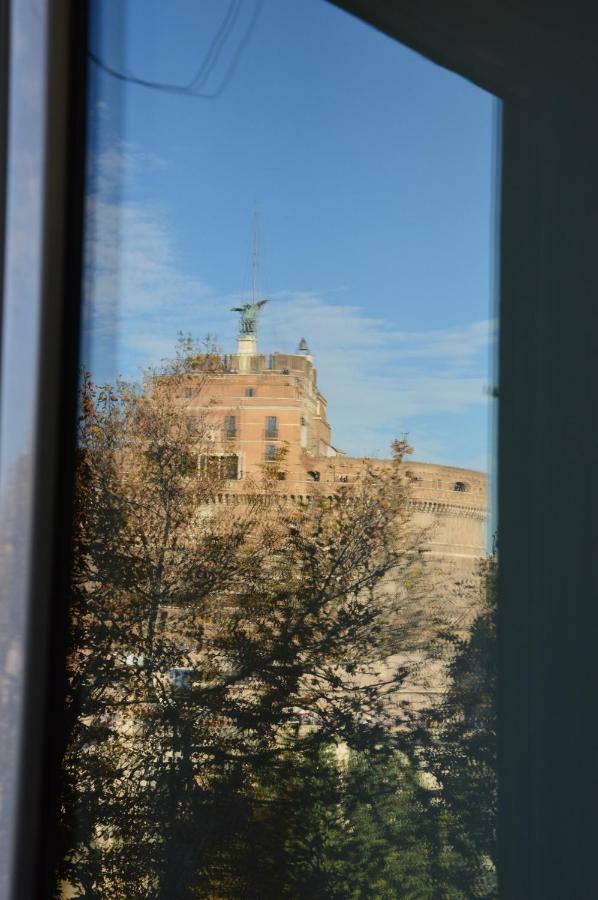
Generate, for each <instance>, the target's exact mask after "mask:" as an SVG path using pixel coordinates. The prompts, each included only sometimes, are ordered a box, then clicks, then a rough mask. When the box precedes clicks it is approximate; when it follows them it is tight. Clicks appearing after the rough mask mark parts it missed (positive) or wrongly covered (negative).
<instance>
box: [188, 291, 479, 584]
mask: <svg viewBox="0 0 598 900" xmlns="http://www.w3.org/2000/svg"><path fill="white" fill-rule="evenodd" d="M264 302H265V301H260V302H259V303H248V304H246V305H245V306H243V307H240V308H239V309H238V310H235V311H239V312H241V325H240V330H239V334H238V337H237V347H236V352H235V353H233V354H230V355H227V356H224V357H223V359H222V361H221V362H222V365H221V366H220V367H219V368H218V370H217V371H215V372H210V373H208V374H206V373H202V372H198V373H197V378H198V379H200V380H198V382H197V385H198V386H197V388H194V386H193V377H192V376H191V377H190V379H189V381H188V382H187V383H186V384H187V386H186V387H185V388H184V390H183V396H181V397H180V398H179V400H178V403H179V404H180V406H181V407H182V412H184V414H185V415H186V416H187V417H188V419H189V421H190V423H192V422H193V419H194V418H197V419H199V418H204V419H205V417H206V416H208V417H209V419H210V421H211V422H213V429H212V442H211V447H212V449H211V450H210V453H209V454H208V455H206V456H204V457H203V458H202V465H204V466H206V467H213V469H215V470H217V471H218V472H219V473H220V475H221V477H222V478H223V482H224V484H225V488H224V490H223V493H222V494H221V496H220V500H221V501H222V502H231V500H232V498H233V497H234V496H235V495H239V494H243V493H246V492H247V491H248V490H249V489H250V488H249V485H251V484H252V483H255V480H256V479H258V478H259V477H260V475H261V473H262V472H263V470H264V466H267V465H268V464H269V463H272V464H274V463H276V461H277V460H280V459H281V458H282V457H284V466H281V467H280V468H279V471H277V473H276V477H277V479H279V483H274V484H273V487H272V489H273V490H276V491H277V492H280V493H284V494H285V495H286V496H288V497H289V498H292V499H298V500H299V499H303V498H306V497H308V496H309V495H310V493H313V492H315V491H316V490H317V491H319V492H322V491H324V492H325V491H326V490H328V489H329V490H330V491H331V492H332V491H333V490H335V489H336V488H337V487H338V486H339V485H340V484H343V483H351V482H352V481H355V480H356V479H358V478H359V476H360V473H361V472H362V471H363V469H364V466H365V465H366V463H367V462H368V461H367V460H366V459H364V458H358V457H351V456H347V455H346V454H345V453H343V452H342V450H339V449H338V448H336V447H335V446H334V444H333V438H332V429H331V425H330V423H329V421H328V411H327V402H326V399H325V397H324V396H323V395H322V393H321V392H320V390H319V388H318V382H317V372H316V369H315V367H314V364H313V359H312V356H311V354H310V351H309V348H308V345H307V342H306V341H305V339H301V340H300V342H299V346H298V348H297V352H296V353H294V354H287V353H272V354H270V355H264V354H261V353H260V352H259V351H258V346H257V313H258V311H259V308H260V307H261V306H262V305H263V304H264ZM200 384H201V387H200V386H199V385H200ZM376 465H384V462H383V461H377V462H376ZM406 469H407V471H408V472H409V473H410V476H411V481H412V490H411V505H412V507H413V521H414V523H415V524H416V525H417V526H421V527H422V528H425V529H426V531H427V533H428V539H427V544H426V551H427V555H428V556H429V557H430V558H431V559H436V560H437V561H438V564H439V565H440V566H441V567H442V569H443V570H444V571H445V572H446V571H447V570H451V571H453V572H454V573H455V576H457V575H458V573H462V574H464V575H465V574H466V573H469V572H471V571H473V569H474V568H475V567H476V565H477V562H478V560H479V559H480V558H481V557H483V556H484V555H485V552H486V518H487V478H486V475H484V474H483V473H481V472H476V471H473V470H470V469H461V468H455V467H453V466H446V465H438V464H434V463H424V462H411V461H409V462H408V463H406Z"/></svg>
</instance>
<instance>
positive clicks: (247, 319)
mask: <svg viewBox="0 0 598 900" xmlns="http://www.w3.org/2000/svg"><path fill="white" fill-rule="evenodd" d="M267 302H268V301H267V300H257V301H256V302H254V303H244V304H243V306H233V307H232V309H231V312H238V313H241V325H240V327H239V334H255V333H256V323H257V314H258V311H259V310H260V309H261V308H262V306H264V305H265V304H266V303H267Z"/></svg>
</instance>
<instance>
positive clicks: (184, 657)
mask: <svg viewBox="0 0 598 900" xmlns="http://www.w3.org/2000/svg"><path fill="white" fill-rule="evenodd" d="M213 366H218V357H217V354H214V353H210V352H203V353H200V352H198V351H197V348H196V347H195V345H193V343H192V342H190V341H189V340H188V339H184V340H183V341H182V342H181V344H180V349H179V353H178V354H177V357H176V359H175V361H174V363H172V364H165V365H164V366H163V367H162V368H161V369H159V370H158V371H154V372H152V373H151V376H150V377H149V378H148V379H146V381H145V383H144V385H143V386H142V387H135V386H131V385H126V384H123V383H119V384H117V385H115V386H112V387H105V388H96V387H95V386H94V385H93V384H92V383H91V380H90V379H89V377H86V378H85V379H84V383H83V388H82V400H81V418H80V438H79V463H78V471H77V500H76V508H75V546H74V558H75V564H74V571H73V577H72V585H71V597H70V609H71V629H70V652H69V658H68V684H69V690H68V694H67V700H66V716H67V724H68V728H67V734H68V741H67V746H66V749H65V754H64V765H63V784H62V803H61V816H60V832H61V840H62V862H61V865H60V869H59V873H58V877H59V879H62V880H63V881H67V882H68V883H69V884H70V885H71V886H74V887H76V889H77V890H78V891H79V894H80V896H85V897H87V898H91V897H102V898H112V897H113V898H125V897H126V898H130V900H134V898H158V897H166V896H168V897H176V898H191V897H197V896H212V897H221V896H222V897H223V896H226V897H234V896H239V897H242V896H247V893H246V892H245V888H246V885H245V886H244V885H243V883H242V873H240V872H239V868H238V865H237V863H236V862H235V860H238V859H239V858H240V857H242V855H243V852H244V851H243V848H244V847H247V840H248V829H249V828H250V827H251V826H252V825H253V824H254V823H256V822H258V821H259V811H260V810H263V808H264V804H263V799H264V798H263V796H262V794H263V786H264V785H267V784H276V783H280V784H281V785H283V784H284V783H285V778H286V775H288V766H289V761H292V765H293V766H294V767H298V768H297V771H299V772H308V771H309V766H310V765H312V764H315V763H317V761H318V760H322V759H324V758H326V754H327V753H329V752H330V748H331V747H333V746H338V745H340V744H342V745H343V746H346V747H347V748H348V751H349V752H351V753H354V754H368V753H371V752H372V750H373V748H376V747H378V748H387V751H388V750H389V749H392V748H394V747H395V746H396V745H397V744H398V743H399V742H400V737H399V732H398V731H397V727H398V725H400V724H401V722H402V715H401V709H400V705H399V704H398V702H397V691H398V690H399V689H400V687H401V685H402V683H403V681H404V679H405V676H406V671H405V669H404V668H403V667H399V668H398V669H396V670H394V671H393V670H388V671H386V672H385V674H384V675H383V676H382V675H380V671H379V670H380V665H379V664H380V660H382V659H384V658H386V657H387V656H388V655H389V653H390V652H394V651H396V649H397V645H399V648H400V642H401V640H402V639H403V638H406V637H407V636H408V635H409V633H410V631H411V630H413V629H414V628H415V627H416V625H417V617H416V615H415V613H414V609H415V605H414V603H413V594H414V592H415V591H416V589H417V586H418V571H419V560H420V546H419V540H418V536H417V534H415V533H414V532H413V530H412V529H411V527H410V524H409V513H408V496H409V483H408V479H407V478H406V477H405V476H404V475H403V468H402V461H403V456H404V453H405V452H407V450H408V448H407V447H406V446H405V445H404V444H403V443H401V442H397V443H395V445H394V448H393V449H394V458H393V462H392V464H390V465H389V466H387V467H386V468H384V469H378V470H374V469H373V468H372V469H371V470H368V471H366V472H364V476H363V478H362V479H361V481H360V482H359V483H358V485H357V486H355V487H353V486H351V488H347V487H341V488H340V489H339V490H338V491H337V492H336V493H335V494H334V495H333V496H332V497H326V496H324V495H317V494H314V496H313V498H311V501H310V502H309V503H306V504H303V505H299V504H290V503H287V502H285V501H284V499H283V498H281V497H277V496H276V495H273V494H272V492H271V490H270V485H269V484H268V480H267V478H264V481H263V483H262V484H256V485H255V486H254V488H255V490H254V493H253V494H252V495H251V496H249V497H246V498H245V502H244V503H243V504H238V505H236V506H229V505H226V506H222V505H219V504H218V503H216V502H215V500H216V498H217V496H218V493H219V492H220V491H221V488H222V485H221V483H220V480H219V479H220V478H221V473H219V472H218V471H215V472H214V471H209V470H206V468H205V467H203V468H202V467H201V466H200V465H199V464H198V459H199V458H200V456H201V455H202V454H203V453H205V452H206V449H209V446H210V439H211V438H210V432H211V429H212V425H213V421H211V417H210V415H209V414H208V413H206V416H205V417H204V418H201V419H199V420H197V419H195V420H194V421H193V422H192V423H191V425H192V427H189V426H190V423H189V422H188V421H186V419H185V415H184V412H183V410H182V408H181V402H180V397H181V392H182V391H184V389H185V385H188V384H189V379H190V378H193V379H194V381H193V383H194V385H195V388H196V389H199V390H201V385H202V378H203V377H204V375H203V374H202V373H205V371H206V368H208V369H209V368H210V367H213ZM279 462H280V464H281V465H283V464H284V460H281V461H279ZM298 717H299V718H300V719H303V720H305V717H307V718H309V719H310V720H311V722H312V727H309V728H307V729H306V728H303V727H298V725H297V720H298ZM317 765H319V763H317ZM317 765H316V768H317ZM339 777H340V776H339ZM306 778H307V782H306V783H309V777H308V776H307V774H306ZM277 779H278V782H277ZM286 783H288V779H287V782H286ZM326 790H328V788H326ZM58 890H59V888H58V887H57V891H58ZM331 896H332V895H331ZM422 896H423V895H422Z"/></svg>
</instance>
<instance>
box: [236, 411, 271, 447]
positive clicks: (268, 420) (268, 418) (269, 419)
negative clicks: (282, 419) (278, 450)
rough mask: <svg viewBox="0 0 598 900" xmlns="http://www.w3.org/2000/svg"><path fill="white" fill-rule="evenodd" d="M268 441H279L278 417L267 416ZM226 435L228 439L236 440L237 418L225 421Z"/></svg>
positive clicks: (266, 432)
mask: <svg viewBox="0 0 598 900" xmlns="http://www.w3.org/2000/svg"><path fill="white" fill-rule="evenodd" d="M265 434H266V440H270V441H275V440H277V439H278V418H277V416H266V431H265ZM224 435H225V437H226V438H228V439H231V438H236V436H237V417H236V416H226V418H225V420H224Z"/></svg>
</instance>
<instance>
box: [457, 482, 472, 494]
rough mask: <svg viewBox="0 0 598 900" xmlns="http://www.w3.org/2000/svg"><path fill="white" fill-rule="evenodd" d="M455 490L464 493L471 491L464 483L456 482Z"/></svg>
mask: <svg viewBox="0 0 598 900" xmlns="http://www.w3.org/2000/svg"><path fill="white" fill-rule="evenodd" d="M453 490H454V491H463V492H464V491H467V490H469V487H468V486H467V485H466V484H465V482H464V481H455V483H454V485H453Z"/></svg>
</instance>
